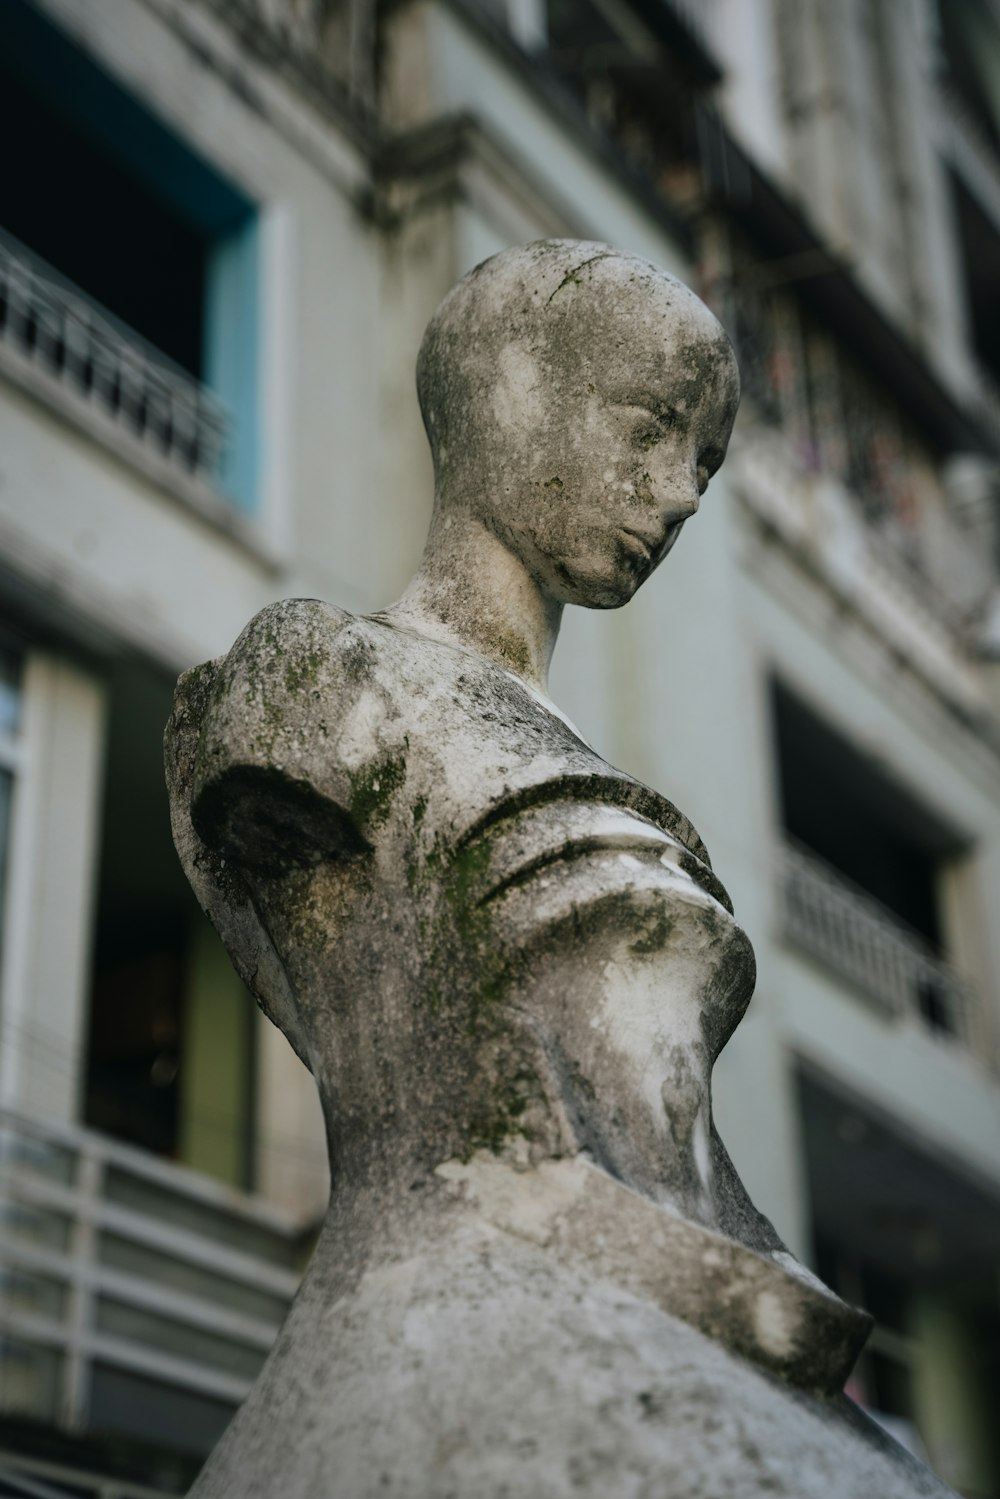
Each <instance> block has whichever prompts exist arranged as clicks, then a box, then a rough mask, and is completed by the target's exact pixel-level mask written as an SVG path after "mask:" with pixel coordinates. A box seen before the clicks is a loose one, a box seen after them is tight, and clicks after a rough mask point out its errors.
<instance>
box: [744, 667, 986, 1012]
mask: <svg viewBox="0 0 1000 1499" xmlns="http://www.w3.org/2000/svg"><path fill="white" fill-rule="evenodd" d="M773 711H774V726H775V735H776V741H777V751H778V770H779V781H780V798H781V815H782V822H783V825H784V829H785V832H786V833H787V834H788V835H789V837H790V838H792V839H793V840H794V841H795V842H796V843H799V844H802V845H804V847H805V848H807V849H809V850H810V851H811V852H812V853H814V854H817V855H818V856H819V858H820V859H822V860H823V861H824V862H825V863H827V864H829V865H831V866H832V867H833V868H834V869H835V870H837V871H839V872H840V873H841V874H843V875H845V876H846V877H847V879H848V880H850V881H851V882H852V883H853V884H855V885H857V886H859V887H860V888H861V889H862V890H863V891H865V892H866V893H867V894H869V895H871V896H873V897H874V899H875V900H877V901H879V902H880V903H881V904H882V905H883V906H885V907H886V908H887V909H888V910H889V911H891V912H893V913H894V915H896V916H897V917H899V918H900V920H901V921H903V922H905V923H906V925H907V926H908V927H910V928H911V929H912V930H913V931H915V932H917V933H919V934H920V936H921V937H923V938H924V939H925V941H926V942H927V943H928V944H929V945H930V946H931V947H932V948H934V949H936V950H937V951H940V949H941V946H942V930H941V917H940V910H939V901H938V894H937V882H938V875H939V871H940V868H941V865H942V862H943V860H944V859H946V858H948V857H951V856H953V855H954V854H955V853H956V852H957V851H958V842H957V840H956V838H955V836H954V834H953V833H952V832H951V831H950V830H949V829H947V828H946V827H944V826H943V825H942V824H941V823H940V822H939V821H938V820H937V819H936V818H935V817H934V816H933V814H931V813H930V812H929V811H928V810H927V808H925V807H923V806H921V805H920V804H918V803H917V802H916V800H915V799H914V798H912V797H911V796H910V795H908V794H907V793H906V792H905V791H903V790H902V789H901V788H900V787H899V786H898V785H897V784H896V783H895V782H893V781H892V780H890V779H889V778H888V777H887V776H886V775H885V774H884V773H883V772H882V771H881V770H880V768H879V767H878V766H876V765H875V764H873V763H872V762H871V761H870V760H869V759H867V758H866V757H865V756H863V755H862V754H860V753H859V752H858V751H857V750H856V749H854V748H853V746H851V745H850V744H848V743H847V741H846V740H844V739H842V738H841V737H840V735H838V734H836V733H835V732H834V731H833V730H832V729H831V728H829V727H828V726H827V725H826V724H825V723H824V722H823V721H822V720H821V719H820V718H818V717H817V716H815V715H814V714H813V713H811V712H810V711H809V709H808V708H806V707H805V706H804V705H803V704H802V703H801V702H799V701H798V699H797V698H795V697H793V696H792V694H791V693H790V692H788V691H787V690H786V689H785V688H784V687H782V686H781V685H780V684H775V686H774V689H773ZM921 1003H922V1005H923V1006H924V1007H925V1009H926V1014H927V1018H928V1020H930V1021H931V1023H932V1024H933V1021H934V1017H935V1015H936V1014H937V1013H938V1011H940V1012H941V1014H940V1018H941V1021H942V1023H945V1021H946V1015H945V1011H944V1008H943V1005H942V1001H941V999H940V996H937V995H935V994H932V993H931V992H930V987H928V992H927V994H926V995H925V996H924V997H923V998H922V1000H921Z"/></svg>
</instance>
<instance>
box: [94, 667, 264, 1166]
mask: <svg viewBox="0 0 1000 1499" xmlns="http://www.w3.org/2000/svg"><path fill="white" fill-rule="evenodd" d="M172 696H173V684H172V683H171V682H170V681H168V680H166V679H165V678H161V677H159V676H158V675H156V674H154V673H153V672H151V671H149V670H148V669H144V668H142V667H140V666H137V665H130V664H125V663H122V664H120V665H119V666H118V667H117V668H116V669H115V671H114V672H113V673H112V674H111V677H110V681H109V715H108V739H107V751H106V761H105V777H104V799H103V807H102V818H101V853H100V863H99V869H98V882H97V902H96V913H95V923H94V951H93V963H92V981H91V995H90V1005H89V1012H88V1013H89V1033H88V1036H87V1057H86V1076H85V1087H84V1118H85V1122H86V1123H87V1124H88V1125H90V1126H91V1127H93V1128H95V1129H99V1130H101V1131H102V1132H103V1133H105V1134H108V1135H112V1136H114V1137H115V1138H116V1139H119V1140H124V1141H127V1142H128V1143H130V1144H132V1145H137V1146H139V1147H140V1148H142V1149H144V1150H149V1151H152V1152H153V1153H155V1154H157V1155H161V1156H166V1157H168V1158H173V1159H182V1160H185V1161H186V1162H188V1163H190V1164H194V1165H200V1166H201V1168H202V1169H212V1168H211V1165H210V1164H206V1156H205V1150H204V1146H205V1144H206V1142H208V1144H210V1145H211V1146H213V1148H214V1150H213V1152H210V1159H211V1160H213V1161H214V1160H218V1158H219V1147H220V1146H221V1145H222V1144H224V1145H225V1152H224V1154H225V1159H226V1160H227V1161H229V1160H231V1161H232V1163H233V1169H232V1170H231V1171H229V1172H228V1173H227V1174H226V1175H225V1176H224V1179H225V1180H229V1181H231V1182H232V1184H233V1185H237V1186H243V1187H252V1185H253V1168H254V1161H253V1124H252V1121H253V1111H254V1099H253V1078H254V1061H253V1057H254V1052H253V1046H254V1040H253V1038H254V1035H255V1016H254V1007H253V1005H252V1003H251V1001H250V999H249V997H248V996H244V997H245V999H246V1003H245V1005H241V1006H236V1007H235V1009H234V1010H233V1011H232V1012H231V1014H230V1017H229V1023H230V1024H231V1026H232V1029H231V1030H229V1031H228V1032H227V1033H225V1034H224V1035H220V1034H218V1032H216V1034H215V1038H214V1041H215V1044H218V1045H224V1046H225V1048H226V1050H225V1055H222V1056H219V1057H218V1058H216V1059H214V1060H213V1059H209V1058H207V1057H206V1055H205V1051H204V1047H205V1045H206V1041H205V1032H204V1029H199V1022H198V1013H199V1011H198V1009H197V1006H198V1005H199V1004H200V1003H202V1002H203V998H204V993H205V982H204V981H203V982H201V984H200V985H199V983H198V981H197V975H198V972H199V954H201V957H202V959H203V956H204V953H203V948H202V947H201V946H200V943H199V933H202V935H204V932H205V919H204V917H203V916H202V913H201V912H200V910H199V908H198V904H197V901H196V900H195V898H194V895H193V893H192V891H191V888H190V886H189V885H188V882H187V879H186V877H185V875H184V872H183V870H182V868H181V864H180V861H179V859H178V858H177V853H176V850H175V849H174V846H173V840H172V838H171V833H170V814H169V807H168V803H167V791H166V785H165V783H164V778H163V725H164V723H165V722H166V719H167V717H168V715H169V712H170V708H171V700H172ZM199 995H201V996H202V999H199V997H198V996H199ZM201 1013H202V1015H203V1014H204V1011H201ZM199 1048H200V1050H199ZM237 1066H239V1067H241V1069H242V1070H241V1074H240V1085H241V1087H242V1092H241V1093H240V1094H239V1096H236V1095H235V1094H234V1093H233V1092H232V1087H231V1084H230V1083H229V1082H227V1081H226V1080H227V1079H229V1078H230V1075H231V1074H232V1073H233V1071H234V1069H235V1068H236V1067H237ZM206 1067H210V1069H211V1075H212V1078H213V1084H212V1086H213V1089H214V1091H213V1092H212V1093H211V1095H210V1096H209V1094H208V1093H207V1092H206V1082H205V1077H206ZM193 1069H197V1070H198V1073H199V1076H200V1078H201V1081H200V1082H199V1083H196V1081H195V1073H194V1070H193ZM192 1150H194V1151H195V1154H194V1156H193V1157H192Z"/></svg>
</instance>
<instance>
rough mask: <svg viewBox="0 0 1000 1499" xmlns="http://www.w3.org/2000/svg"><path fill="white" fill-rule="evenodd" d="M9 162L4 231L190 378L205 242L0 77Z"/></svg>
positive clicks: (61, 119)
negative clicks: (12, 147) (10, 146)
mask: <svg viewBox="0 0 1000 1499" xmlns="http://www.w3.org/2000/svg"><path fill="white" fill-rule="evenodd" d="M0 129H2V131H3V134H4V139H5V140H7V141H9V142H14V141H17V142H20V143H21V144H20V146H19V147H18V149H16V150H10V151H8V153H7V161H6V165H5V169H4V188H3V196H2V199H0V226H2V227H3V228H4V229H5V230H6V231H7V232H8V233H9V234H12V235H13V236H14V237H15V239H18V240H20V241H21V243H22V244H24V245H26V246H27V248H28V249H29V250H33V251H34V252H35V254H36V255H39V256H40V257H41V258H42V259H43V260H45V261H47V262H48V264H49V265H50V266H52V267H53V268H54V269H55V270H57V271H58V272H59V273H60V274H61V275H62V276H65V277H66V279H67V280H69V281H71V282H73V283H74V284H75V285H76V286H77V287H79V288H80V290H81V291H84V292H86V293H87V295H88V296H89V297H91V298H92V299H93V300H94V301H95V302H98V303H99V304H100V305H101V306H102V307H104V308H106V309H107V310H108V311H109V312H111V313H113V314H114V316H115V317H117V318H119V319H120V320H121V321H122V322H123V323H125V324H126V325H127V326H128V327H129V328H132V329H134V330H135V332H137V333H140V334H141V335H142V336H143V338H145V339H147V340H148V341H149V343H151V344H153V345H154V346H155V347H156V348H157V349H159V350H161V351H162V352H163V353H164V354H167V355H168V356H169V357H170V358H171V359H173V360H174V361H175V362H176V363H177V364H179V365H181V366H182V368H184V369H186V370H187V371H188V372H189V373H190V374H192V375H194V376H195V378H197V379H200V378H201V377H202V375H203V360H202V352H203V350H202V344H203V338H202V318H203V309H204V301H205V277H206V258H207V254H208V250H209V243H208V241H207V240H206V239H205V238H204V236H203V235H201V234H199V233H198V232H197V230H196V229H194V228H193V227H192V226H191V225H189V224H187V223H185V222H184V221H183V220H182V219H181V218H179V217H178V215H177V214H176V213H175V212H173V211H172V209H171V208H170V206H169V205H168V204H166V203H165V202H163V200H162V199H161V198H159V197H158V196H157V195H156V193H155V192H154V191H152V190H151V188H150V187H149V186H147V185H146V184H145V183H143V182H142V181H140V180H139V178H137V177H136V176H135V175H134V174H133V173H132V172H130V171H129V170H128V169H127V168H126V167H124V166H122V165H121V164H120V163H119V162H117V161H115V159H114V158H113V157H112V156H110V155H109V154H108V153H107V152H106V151H104V150H102V148H101V146H100V144H99V143H97V142H95V141H94V140H92V139H91V138H89V137H88V136H87V135H86V134H83V133H81V132H80V131H79V130H78V129H77V128H76V127H75V126H74V124H73V122H72V121H71V120H70V119H69V118H68V117H66V116H65V115H61V114H59V113H58V112H56V111H55V110H53V109H51V108H49V107H48V106H47V104H46V103H45V101H44V100H42V99H41V98H39V97H38V96H37V95H36V94H35V93H34V92H33V91H32V90H31V89H30V88H28V87H26V86H25V85H23V84H22V83H20V82H18V81H16V80H15V79H13V78H11V77H2V76H0Z"/></svg>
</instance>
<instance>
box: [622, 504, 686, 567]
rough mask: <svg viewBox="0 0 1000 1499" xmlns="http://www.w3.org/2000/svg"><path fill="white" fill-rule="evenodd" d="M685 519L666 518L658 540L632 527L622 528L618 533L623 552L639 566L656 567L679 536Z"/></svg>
mask: <svg viewBox="0 0 1000 1499" xmlns="http://www.w3.org/2000/svg"><path fill="white" fill-rule="evenodd" d="M686 519H687V516H685V515H682V516H677V517H676V518H671V517H668V519H667V522H666V526H665V529H664V531H663V534H662V536H660V537H659V538H656V537H652V536H649V535H648V534H647V533H646V532H644V531H639V530H637V529H636V528H635V527H634V526H622V528H621V532H620V536H621V541H622V545H623V547H624V549H625V551H626V552H628V553H629V554H630V556H631V557H633V558H634V559H635V560H636V561H637V562H639V563H640V564H644V565H645V566H647V567H649V568H653V567H656V566H657V564H658V563H660V562H662V561H663V559H664V557H665V556H666V555H667V553H668V552H669V551H670V548H671V547H672V546H673V544H674V542H675V541H676V540H677V538H678V536H679V535H680V534H681V527H682V526H683V525H684V522H685V520H686Z"/></svg>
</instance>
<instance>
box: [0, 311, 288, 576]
mask: <svg viewBox="0 0 1000 1499" xmlns="http://www.w3.org/2000/svg"><path fill="white" fill-rule="evenodd" d="M0 378H2V379H4V380H6V381H7V382H8V383H9V384H11V385H13V386H14V387H15V388H16V389H18V390H21V391H23V392H24V393H26V394H27V395H29V396H31V397H32V398H33V399H35V400H36V401H38V402H39V404H40V405H42V406H44V407H45V408H46V410H47V411H49V412H50V413H51V414H52V415H53V416H55V417H56V418H58V419H59V420H60V421H62V422H63V423H65V425H66V426H68V427H71V428H73V429H74V430H75V431H77V432H79V433H81V434H82V435H83V436H84V437H86V438H88V439H90V440H91V441H92V442H95V443H96V444H98V446H100V447H102V448H104V449H105V451H106V452H109V453H110V454H111V455H112V456H113V457H114V458H116V459H118V460H119V462H121V463H124V464H126V465H127V466H128V467H129V468H131V469H132V470H133V471H135V472H137V473H139V474H140V475H141V476H142V477H143V478H144V479H146V480H147V481H148V482H149V483H151V484H153V485H155V486H156V488H157V489H159V490H161V491H162V492H163V493H165V494H168V495H170V497H171V498H172V499H174V500H176V501H177V502H178V503H179V504H181V505H182V506H183V507H184V508H185V509H186V510H188V511H189V512H190V513H191V514H192V515H194V516H196V517H197V519H198V520H200V521H201V522H202V523H203V524H205V525H207V526H209V527H210V528H211V529H212V530H214V531H216V532H218V533H221V534H222V535H224V536H226V537H227V538H228V539H229V540H230V541H232V542H233V543H234V544H235V545H236V546H238V547H240V548H241V550H243V551H245V552H246V553H247V554H248V555H249V556H250V557H251V558H252V559H253V561H254V562H256V563H258V564H262V565H263V566H264V567H266V568H267V569H268V570H269V571H271V572H275V573H276V572H278V571H280V570H281V568H282V567H283V565H284V561H285V559H284V558H283V557H282V556H281V554H280V553H279V552H278V550H277V549H276V548H275V547H274V545H273V544H272V543H271V542H270V540H269V539H268V538H267V536H266V535H265V534H264V533H263V531H262V529H261V527H260V526H259V525H258V524H257V523H256V522H255V521H252V520H250V519H249V518H248V517H247V516H244V515H242V514H240V512H239V511H238V510H236V509H235V508H234V506H233V504H232V503H231V502H230V501H228V500H226V499H225V498H224V497H223V496H222V495H221V494H220V493H219V491H218V490H216V489H215V488H213V486H212V485H211V484H209V483H208V482H207V481H206V480H205V479H203V478H201V477H199V476H198V475H197V474H193V473H188V472H186V471H185V469H184V468H183V467H181V466H180V464H178V462H177V461H176V460H174V459H170V458H168V457H166V456H165V455H163V454H162V453H160V452H158V451H157V450H156V448H155V447H154V446H153V445H152V444H151V443H150V442H147V441H145V440H144V439H143V438H142V437H140V436H138V435H135V434H133V433H132V432H130V431H129V430H128V428H127V427H125V426H124V425H123V424H122V422H121V421H119V420H118V419H117V418H116V417H114V416H113V415H111V414H109V413H108V412H106V411H104V410H103V409H102V408H101V406H100V405H99V404H98V403H97V402H96V401H94V400H91V399H90V398H89V397H88V396H87V395H86V394H85V393H83V392H78V391H76V390H75V389H73V387H72V386H70V385H67V384H66V383H65V382H63V381H62V380H61V379H60V378H59V376H58V375H56V374H53V373H50V372H49V371H48V370H47V369H46V368H45V367H44V365H42V364H40V363H39V362H38V361H37V360H36V359H34V358H33V357H32V356H31V355H30V354H25V353H22V352H21V351H20V350H18V349H17V348H16V347H12V345H11V344H10V343H9V342H5V341H2V340H0Z"/></svg>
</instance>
